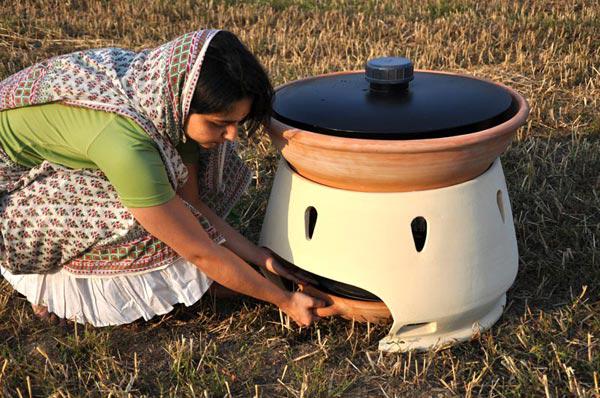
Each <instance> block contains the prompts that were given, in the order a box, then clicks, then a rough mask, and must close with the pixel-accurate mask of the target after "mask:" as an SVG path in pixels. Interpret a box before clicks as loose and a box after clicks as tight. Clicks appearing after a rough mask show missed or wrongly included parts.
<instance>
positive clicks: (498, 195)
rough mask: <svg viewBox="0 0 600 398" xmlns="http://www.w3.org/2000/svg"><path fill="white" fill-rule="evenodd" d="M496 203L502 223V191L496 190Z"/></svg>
mask: <svg viewBox="0 0 600 398" xmlns="http://www.w3.org/2000/svg"><path fill="white" fill-rule="evenodd" d="M496 203H498V210H500V217H502V222H505V221H504V199H502V191H501V190H498V192H496Z"/></svg>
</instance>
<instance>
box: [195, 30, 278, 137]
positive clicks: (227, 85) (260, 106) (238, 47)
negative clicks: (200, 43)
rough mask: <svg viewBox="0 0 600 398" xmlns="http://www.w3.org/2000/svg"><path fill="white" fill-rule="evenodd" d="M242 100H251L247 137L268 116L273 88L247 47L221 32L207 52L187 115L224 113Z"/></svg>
mask: <svg viewBox="0 0 600 398" xmlns="http://www.w3.org/2000/svg"><path fill="white" fill-rule="evenodd" d="M244 98H250V99H252V106H251V108H250V113H249V114H248V116H247V117H246V119H245V120H244V122H245V123H246V127H247V128H248V134H249V135H250V134H252V133H254V131H255V130H256V129H257V128H258V127H259V126H260V125H261V124H262V123H264V122H267V121H268V119H269V117H270V116H271V101H272V99H273V86H272V85H271V82H270V81H269V77H268V76H267V73H266V72H265V70H264V69H263V67H262V65H261V64H260V62H259V61H258V60H257V59H256V57H255V56H254V55H253V54H252V53H251V52H250V51H249V50H248V49H247V48H246V46H244V45H243V44H242V43H241V42H240V41H239V39H238V38H237V37H236V36H235V35H234V34H233V33H231V32H228V31H220V32H219V33H217V34H216V35H215V36H214V37H213V38H212V40H211V42H210V44H209V45H208V48H207V49H206V54H205V56H204V61H203V63H202V69H201V70H200V76H199V77H198V82H197V83H196V88H195V89H194V96H193V97H192V102H191V105H190V113H201V114H207V113H219V112H226V111H227V110H229V109H230V107H231V106H232V105H233V103H235V102H237V101H239V100H241V99H244Z"/></svg>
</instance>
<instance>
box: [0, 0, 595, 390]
mask: <svg viewBox="0 0 600 398" xmlns="http://www.w3.org/2000/svg"><path fill="white" fill-rule="evenodd" d="M199 27H220V28H224V29H228V30H231V31H233V32H234V33H236V34H238V35H239V36H240V37H241V38H242V39H243V41H244V42H246V43H247V44H248V46H249V47H250V48H251V49H252V50H253V51H254V52H255V53H256V54H257V55H258V57H259V58H260V59H261V61H262V62H263V63H264V65H265V66H266V68H267V69H268V71H269V73H270V74H271V76H272V79H273V82H274V83H275V84H280V83H283V82H286V81H289V80H293V79H297V78H300V77H304V76H309V75H314V74H317V73H324V72H332V71H339V70H350V69H358V68H361V67H362V65H363V63H364V62H365V60H367V59H368V58H369V57H374V56H382V55H390V54H396V55H404V56H407V57H409V58H411V59H412V60H413V62H414V63H415V65H416V67H417V68H421V69H437V70H448V71H460V72H463V73H469V74H473V75H476V76H481V77H485V78H490V79H493V80H496V81H499V82H502V83H505V84H507V85H510V86H511V87H513V88H515V89H517V90H518V91H520V92H521V93H522V94H523V95H524V96H525V97H526V98H527V99H528V101H529V103H530V105H531V114H530V117H529V119H528V123H527V124H526V125H525V126H524V127H523V128H522V129H521V130H519V132H518V135H517V138H516V139H515V141H514V142H513V144H512V146H511V147H510V148H509V150H508V151H507V152H506V153H505V154H504V155H503V157H502V159H503V164H504V168H505V173H506V176H507V183H508V187H509V191H510V195H511V202H512V206H513V213H514V222H515V226H516V229H517V238H518V244H519V252H520V264H519V274H518V276H517V280H516V282H515V284H514V285H513V287H512V288H511V289H510V290H509V292H508V306H507V309H506V311H505V313H504V315H503V316H502V318H501V319H500V320H499V322H498V323H497V324H496V325H495V326H494V327H493V328H492V329H491V330H490V331H488V332H485V333H483V334H481V335H480V336H478V337H477V338H475V339H473V340H472V341H470V342H466V343H464V344H460V345H456V346H454V347H450V348H446V349H442V350H438V351H436V352H428V353H405V354H383V353H379V352H378V351H377V342H378V340H379V339H380V338H381V337H383V335H384V334H385V333H386V328H385V327H382V326H373V325H363V324H352V323H350V322H347V321H344V320H342V319H328V320H322V321H321V322H319V323H318V324H317V325H315V326H314V327H311V328H307V329H298V328H295V327H290V326H288V325H286V322H285V321H282V320H281V319H280V315H279V313H278V311H277V309H276V308H274V307H272V306H269V305H265V304H262V303H259V302H256V301H252V300H230V301H219V302H214V301H211V300H208V299H207V300H203V301H202V302H200V303H198V304H196V305H194V306H192V307H189V308H185V307H180V308H177V309H176V310H175V311H174V312H172V313H171V314H168V315H166V316H162V317H157V318H155V319H153V320H151V321H149V322H136V323H134V324H132V325H127V326H124V327H111V328H103V329H94V328H92V327H82V326H81V325H80V326H78V327H75V326H74V325H67V326H47V325H46V324H44V323H42V322H40V321H38V320H36V319H35V318H34V316H33V314H32V312H31V309H30V307H29V306H28V305H27V302H26V300H25V299H24V298H23V297H21V296H19V295H18V294H16V293H14V292H13V291H12V289H11V288H10V286H9V285H8V283H7V282H6V281H4V280H2V279H0V394H2V396H5V397H29V396H53V397H67V396H102V397H104V396H113V397H120V396H123V397H124V396H173V397H179V396H189V397H192V396H199V397H223V396H227V397H229V396H236V397H255V396H256V397H276V396H277V397H279V396H282V397H394V396H397V397H404V396H408V397H429V396H434V397H453V396H467V397H474V396H485V397H562V396H578V397H600V197H599V195H600V113H599V111H600V108H599V106H600V6H599V5H598V2H597V1H594V0H581V1H579V0H577V1H571V0H566V1H558V0H548V1H519V2H513V1H510V0H495V1H490V2H477V1H472V2H471V1H459V0H457V1H453V0H427V1H416V0H411V1H402V2H399V1H396V0H382V1H375V0H367V1H358V0H332V1H329V2H327V1H319V0H299V1H293V0H275V1H272V2H268V1H266V0H247V1H239V2H238V1H233V0H220V1H219V0H214V1H213V0H211V1H199V0H198V1H194V0H171V1H166V0H145V1H140V0H131V1H129V0H116V1H108V0H57V1H48V0H44V1H42V0H38V1H33V0H0V78H4V77H6V76H8V75H10V74H11V73H14V72H16V71H18V70H19V69H21V68H23V67H25V66H28V65H30V64H32V63H34V62H36V61H38V60H42V59H44V58H47V57H50V56H52V55H56V54H60V53H65V52H70V51H74V50H78V49H83V48H91V47H106V46H119V47H127V48H132V49H141V48H144V47H152V46H155V45H158V44H160V43H163V42H166V41H168V40H170V39H172V38H174V37H176V36H178V35H179V34H181V33H183V32H187V31H191V30H195V29H197V28H199ZM242 155H243V156H244V158H245V159H246V160H247V161H248V163H249V164H250V165H251V166H252V167H253V169H254V170H255V171H256V179H255V180H254V183H253V184H252V187H251V190H250V195H247V196H246V197H245V198H244V201H243V203H242V204H241V205H240V206H238V207H237V208H236V210H235V211H234V214H233V215H232V217H231V220H230V221H231V222H232V223H233V224H234V225H236V226H238V227H239V228H240V229H241V230H242V231H243V232H244V233H245V234H246V235H247V236H249V237H250V238H251V239H253V240H256V239H257V238H258V233H259V230H260V225H261V220H262V217H263V215H264V211H265V207H266V201H267V197H268V192H269V188H270V184H271V180H272V177H273V173H274V169H275V164H276V163H275V160H276V157H277V154H276V152H275V151H274V150H273V148H272V147H271V146H270V144H269V141H268V138H267V137H266V136H265V135H263V136H261V137H259V138H258V139H255V140H254V141H252V142H248V143H245V145H243V146H242Z"/></svg>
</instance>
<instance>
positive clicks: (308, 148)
mask: <svg viewBox="0 0 600 398" xmlns="http://www.w3.org/2000/svg"><path fill="white" fill-rule="evenodd" d="M424 72H429V73H441V74H451V73H446V72H431V71H424ZM344 73H345V72H344ZM352 73H364V72H363V71H357V72H352ZM455 75H456V74H455ZM324 76H325V75H324ZM469 77H470V76H469ZM470 78H473V77H470ZM310 79H314V77H311V78H310ZM473 79H474V78H473ZM480 80H484V79H480ZM488 82H489V83H491V84H495V85H497V86H500V87H502V88H503V89H504V90H506V91H508V92H509V93H510V95H511V96H512V98H513V103H514V104H515V105H516V112H515V114H514V116H512V117H511V118H510V119H509V120H507V121H505V122H503V123H501V124H498V125H496V126H494V127H492V128H489V129H485V130H481V131H478V132H474V133H469V134H463V135H456V136H451V137H443V138H430V139H416V140H377V139H361V138H346V137H337V136H333V135H326V134H320V133H315V132H311V131H307V130H302V129H299V128H296V127H292V126H289V125H287V124H285V123H283V122H281V121H279V120H277V119H275V118H274V117H273V118H271V121H270V124H269V126H267V131H268V132H269V135H270V137H271V140H272V141H273V143H274V145H275V146H276V147H277V148H278V149H279V150H280V151H281V153H282V155H283V157H284V158H285V159H286V160H287V161H288V162H289V163H290V164H291V165H292V166H293V167H294V169H295V170H296V171H297V172H298V173H299V174H300V175H302V176H304V177H306V178H308V179H310V180H312V181H315V182H318V183H321V184H324V185H327V186H331V187H335V188H341V189H346V190H353V191H362V192H406V191H421V190H427V189H434V188H441V187H447V186H450V185H454V184H459V183H461V182H464V181H468V180H471V179H473V178H475V177H477V176H479V175H481V174H482V173H483V172H484V171H485V170H486V169H487V168H488V167H489V166H490V164H492V162H493V161H494V159H496V158H497V157H498V156H499V155H500V154H501V153H502V152H504V150H505V149H506V148H507V147H508V145H509V144H510V142H511V140H512V138H513V136H514V134H515V132H516V130H517V129H518V128H519V127H520V126H521V125H522V124H523V123H524V122H525V119H526V118H527V115H528V113H529V106H528V104H527V102H526V101H525V99H524V98H523V97H522V96H521V95H520V94H519V93H517V92H516V91H515V90H513V89H511V88H509V87H506V86H504V85H502V84H499V83H495V82H491V81H488ZM288 84H291V83H288ZM286 85H287V84H286ZM286 85H282V86H280V87H278V89H280V88H282V87H285V86H286ZM432 117H435V115H432Z"/></svg>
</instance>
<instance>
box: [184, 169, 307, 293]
mask: <svg viewBox="0 0 600 398" xmlns="http://www.w3.org/2000/svg"><path fill="white" fill-rule="evenodd" d="M186 166H187V168H188V180H187V182H186V183H185V185H184V186H183V187H182V188H181V189H180V190H179V191H178V192H177V194H178V195H179V196H181V198H182V199H184V200H185V201H186V202H188V203H189V204H191V205H192V206H194V208H196V209H197V210H198V211H199V212H200V213H202V215H204V216H205V217H206V218H208V220H209V221H210V223H211V224H212V225H214V227H215V228H216V229H217V230H218V231H219V232H220V233H221V234H223V236H224V237H225V239H226V240H227V241H226V242H225V244H224V245H225V247H227V248H229V249H230V250H231V251H233V252H234V253H236V254H237V255H238V256H240V257H241V258H242V259H244V260H246V261H248V262H250V263H252V264H256V265H259V266H261V267H265V268H266V269H267V270H269V271H270V272H273V273H275V274H278V275H281V276H282V277H284V278H286V279H289V280H291V281H293V282H296V283H303V282H304V281H301V280H299V279H298V278H297V277H296V276H295V275H292V274H290V273H289V272H288V271H287V270H286V269H285V268H284V267H283V266H281V264H280V263H279V262H278V261H277V259H276V258H275V257H274V256H273V254H272V253H271V252H270V251H269V250H267V249H265V248H262V247H258V246H256V245H255V244H253V243H252V242H250V241H249V240H248V239H246V237H244V235H242V234H240V233H239V232H238V231H237V230H235V229H234V228H232V227H231V226H230V225H229V224H228V223H227V222H226V221H225V220H223V219H222V218H221V217H219V216H218V215H216V214H215V213H214V212H213V211H212V210H211V209H210V208H209V207H208V206H207V205H206V204H204V203H203V202H202V201H201V200H200V196H199V187H198V166H197V165H194V164H189V163H186Z"/></svg>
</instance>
